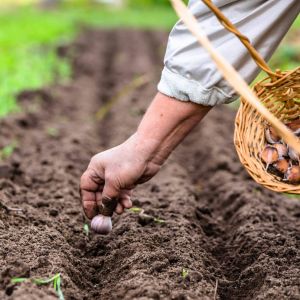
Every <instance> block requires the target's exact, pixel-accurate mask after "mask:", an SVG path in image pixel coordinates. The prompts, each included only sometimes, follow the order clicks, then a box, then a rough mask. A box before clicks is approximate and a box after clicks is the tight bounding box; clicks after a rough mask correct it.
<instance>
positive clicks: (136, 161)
mask: <svg viewBox="0 0 300 300" xmlns="http://www.w3.org/2000/svg"><path fill="white" fill-rule="evenodd" d="M151 148H153V147H151V146H150V145H146V144H145V142H143V141H142V140H140V139H139V137H138V134H134V135H133V136H131V137H130V138H129V139H128V140H127V141H125V142H124V143H123V144H121V145H119V146H117V147H114V148H112V149H109V150H107V151H104V152H100V153H98V154H97V155H95V156H94V157H93V158H92V159H91V161H90V164H89V166H88V168H87V170H86V171H85V172H84V174H83V175H82V177H81V183H80V192H81V198H82V204H83V209H84V212H85V214H86V216H87V217H88V218H89V219H92V218H93V217H94V216H95V215H97V214H98V211H99V209H98V208H99V207H100V206H101V204H102V200H103V199H118V204H117V206H116V209H115V212H116V213H118V214H121V213H123V211H124V209H125V208H130V207H131V206H132V202H131V199H130V197H131V193H132V190H133V189H134V187H135V186H136V185H137V184H140V183H144V182H146V181H148V180H149V179H150V178H152V177H153V176H154V175H155V174H156V173H157V172H158V171H159V169H160V166H161V165H160V164H159V163H157V160H155V159H154V157H155V155H151V151H150V149H151Z"/></svg>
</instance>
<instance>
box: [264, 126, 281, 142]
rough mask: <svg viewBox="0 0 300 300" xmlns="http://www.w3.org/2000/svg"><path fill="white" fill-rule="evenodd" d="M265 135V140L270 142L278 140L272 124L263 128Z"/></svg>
mask: <svg viewBox="0 0 300 300" xmlns="http://www.w3.org/2000/svg"><path fill="white" fill-rule="evenodd" d="M265 137H266V140H267V142H268V143H270V144H275V143H278V142H279V141H280V136H279V135H278V134H277V132H276V131H275V129H274V128H273V127H272V126H269V127H267V128H266V129H265Z"/></svg>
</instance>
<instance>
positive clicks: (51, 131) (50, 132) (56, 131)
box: [46, 127, 59, 137]
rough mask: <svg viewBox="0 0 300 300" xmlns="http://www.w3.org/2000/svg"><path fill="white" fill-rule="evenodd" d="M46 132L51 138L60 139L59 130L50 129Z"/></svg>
mask: <svg viewBox="0 0 300 300" xmlns="http://www.w3.org/2000/svg"><path fill="white" fill-rule="evenodd" d="M46 132H47V134H48V135H49V136H52V137H58V135H59V130H58V129H57V128H55V127H48V128H47V129H46Z"/></svg>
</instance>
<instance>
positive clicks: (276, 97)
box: [202, 0, 300, 194]
mask: <svg viewBox="0 0 300 300" xmlns="http://www.w3.org/2000/svg"><path fill="white" fill-rule="evenodd" d="M202 1H203V2H204V3H205V4H206V5H207V6H208V7H209V8H210V10H211V11H212V12H213V13H214V14H215V15H216V17H217V18H218V19H219V21H220V22H221V24H222V25H223V26H224V27H225V28H226V29H228V30H229V31H231V32H232V33H233V34H235V35H236V36H237V37H238V38H239V39H240V41H241V42H242V43H243V44H244V45H245V47H246V48H247V49H248V51H249V53H250V55H251V56H252V58H253V59H254V61H255V62H256V63H257V65H258V66H259V67H260V68H261V69H262V70H263V71H265V72H266V73H267V74H268V76H267V77H266V78H265V79H263V80H261V81H260V82H258V83H257V84H256V85H255V86H254V88H253V90H254V92H255V93H256V95H257V97H258V98H259V99H260V101H261V102H262V103H263V104H264V105H265V106H266V108H267V109H268V110H269V111H270V112H272V113H273V115H274V116H275V117H276V118H278V119H279V120H280V121H282V122H283V123H287V122H289V121H292V120H295V119H299V117H300V67H298V68H296V69H295V70H293V71H285V72H281V71H280V70H277V71H276V72H272V70H271V69H270V68H269V66H268V65H267V63H266V62H265V61H264V59H263V58H262V57H261V55H260V54H259V53H258V52H257V51H256V49H255V48H254V47H253V46H252V45H251V43H250V41H249V39H248V38H247V37H246V36H244V35H243V34H241V33H240V32H239V31H238V30H237V28H235V26H234V25H233V24H232V23H231V22H230V20H229V19H227V18H226V16H224V15H223V13H222V12H221V11H220V10H219V9H218V8H217V7H216V6H215V5H214V4H213V3H212V1H211V0H202ZM267 125H268V124H267V122H266V121H265V119H264V118H263V117H262V115H261V114H259V113H258V111H257V110H256V109H255V108H254V107H253V106H251V105H250V104H249V103H248V102H247V101H245V100H244V99H241V105H240V108H239V110H238V113H237V115H236V120H235V132H234V144H235V147H236V151H237V153H238V156H239V158H240V161H241V162H242V164H243V165H244V166H245V168H246V169H247V171H248V173H249V174H250V175H251V176H252V178H253V179H254V180H255V181H256V182H258V183H259V184H261V185H264V186H265V187H267V188H269V189H271V190H273V191H276V192H286V193H293V194H300V185H299V184H297V185H295V184H289V183H286V182H283V181H282V179H281V178H279V177H277V176H276V175H273V174H270V173H268V172H267V171H266V168H265V165H264V164H263V163H262V161H261V158H260V154H261V152H262V150H263V148H264V146H265V145H266V142H265V128H266V126H267Z"/></svg>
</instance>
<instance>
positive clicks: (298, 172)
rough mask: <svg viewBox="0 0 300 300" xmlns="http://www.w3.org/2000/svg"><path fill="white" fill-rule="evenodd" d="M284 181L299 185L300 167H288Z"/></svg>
mask: <svg viewBox="0 0 300 300" xmlns="http://www.w3.org/2000/svg"><path fill="white" fill-rule="evenodd" d="M284 180H286V181H288V182H290V183H300V167H299V166H290V167H289V168H288V170H287V172H286V173H285V175H284Z"/></svg>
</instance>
